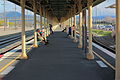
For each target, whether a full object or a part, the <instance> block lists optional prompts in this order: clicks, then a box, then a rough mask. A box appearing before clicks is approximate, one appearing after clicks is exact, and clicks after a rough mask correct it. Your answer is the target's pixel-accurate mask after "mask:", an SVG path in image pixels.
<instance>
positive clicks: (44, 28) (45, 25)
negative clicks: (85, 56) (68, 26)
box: [44, 10, 46, 40]
mask: <svg viewBox="0 0 120 80" xmlns="http://www.w3.org/2000/svg"><path fill="white" fill-rule="evenodd" d="M44 37H45V40H46V24H45V10H44Z"/></svg>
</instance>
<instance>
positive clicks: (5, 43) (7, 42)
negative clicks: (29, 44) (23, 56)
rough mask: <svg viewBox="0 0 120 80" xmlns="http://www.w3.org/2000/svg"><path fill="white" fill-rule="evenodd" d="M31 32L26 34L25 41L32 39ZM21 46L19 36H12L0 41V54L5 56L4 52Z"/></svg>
mask: <svg viewBox="0 0 120 80" xmlns="http://www.w3.org/2000/svg"><path fill="white" fill-rule="evenodd" d="M32 35H33V30H32V31H27V32H26V37H27V39H26V41H30V40H31V39H33V36H32ZM19 45H21V34H17V35H16V34H15V35H13V36H10V37H7V38H4V39H0V54H5V53H6V52H8V51H10V50H12V49H14V48H16V47H18V46H19Z"/></svg>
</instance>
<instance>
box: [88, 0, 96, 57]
mask: <svg viewBox="0 0 120 80" xmlns="http://www.w3.org/2000/svg"><path fill="white" fill-rule="evenodd" d="M92 2H93V0H88V27H89V52H88V54H87V59H94V55H93V52H92V5H93V3H92Z"/></svg>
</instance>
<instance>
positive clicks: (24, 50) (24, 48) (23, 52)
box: [20, 0, 28, 59]
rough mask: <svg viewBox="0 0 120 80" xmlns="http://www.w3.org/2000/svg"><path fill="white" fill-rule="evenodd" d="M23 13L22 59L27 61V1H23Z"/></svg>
mask: <svg viewBox="0 0 120 80" xmlns="http://www.w3.org/2000/svg"><path fill="white" fill-rule="evenodd" d="M21 8H22V9H21V13H22V17H21V19H22V54H21V57H20V58H21V59H27V58H28V56H27V54H26V36H25V0H21Z"/></svg>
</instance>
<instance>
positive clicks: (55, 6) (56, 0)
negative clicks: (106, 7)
mask: <svg viewBox="0 0 120 80" xmlns="http://www.w3.org/2000/svg"><path fill="white" fill-rule="evenodd" d="M8 1H10V2H13V3H15V4H17V5H20V0H8ZM103 1H105V0H93V6H95V5H97V4H99V3H101V2H103ZM33 3H35V4H36V7H37V13H38V14H40V15H42V16H44V17H45V15H43V14H44V13H43V12H44V11H46V13H47V14H48V16H49V17H55V18H56V19H57V20H58V21H59V22H60V21H64V20H67V19H68V18H70V17H71V16H74V15H75V14H78V13H79V6H81V5H80V3H82V7H83V9H85V8H86V7H87V0H26V8H27V9H29V10H31V11H33ZM74 7H75V11H74ZM40 10H41V11H40ZM62 18H64V19H62Z"/></svg>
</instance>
